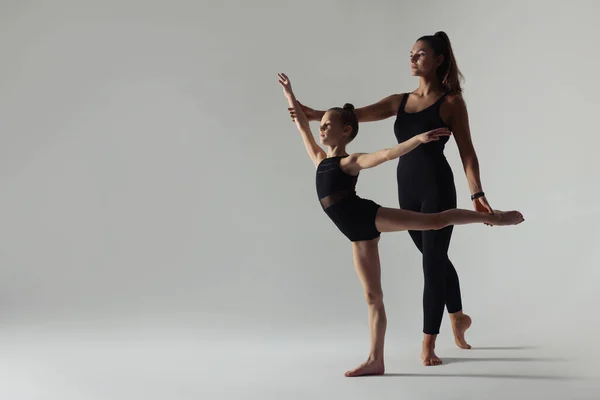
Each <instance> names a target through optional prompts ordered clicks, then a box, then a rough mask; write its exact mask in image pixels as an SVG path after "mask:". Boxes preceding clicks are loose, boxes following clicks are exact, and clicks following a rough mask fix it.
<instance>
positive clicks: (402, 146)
mask: <svg viewBox="0 0 600 400" xmlns="http://www.w3.org/2000/svg"><path fill="white" fill-rule="evenodd" d="M442 136H450V131H449V130H448V129H447V128H438V129H434V130H431V131H428V132H425V133H421V134H420V135H417V136H414V137H412V138H410V139H408V140H406V141H404V142H402V143H399V144H397V145H395V146H394V147H391V148H388V149H383V150H379V151H376V152H374V153H355V154H352V155H351V156H350V157H348V161H347V166H348V169H349V170H350V171H352V172H353V173H358V172H359V171H360V170H362V169H367V168H373V167H376V166H378V165H380V164H383V163H384V162H386V161H390V160H395V159H396V158H399V157H401V156H403V155H404V154H407V153H409V152H411V151H413V150H414V149H416V148H417V147H419V145H421V144H423V143H429V142H433V141H435V140H439V138H440V137H442Z"/></svg>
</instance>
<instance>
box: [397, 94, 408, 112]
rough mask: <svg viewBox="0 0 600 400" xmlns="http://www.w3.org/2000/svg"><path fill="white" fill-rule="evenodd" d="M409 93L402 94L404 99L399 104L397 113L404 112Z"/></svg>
mask: <svg viewBox="0 0 600 400" xmlns="http://www.w3.org/2000/svg"><path fill="white" fill-rule="evenodd" d="M408 95H409V93H404V97H403V98H402V101H401V102H400V107H398V113H401V112H404V107H405V106H406V101H407V100H408Z"/></svg>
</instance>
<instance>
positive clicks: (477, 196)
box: [471, 192, 485, 201]
mask: <svg viewBox="0 0 600 400" xmlns="http://www.w3.org/2000/svg"><path fill="white" fill-rule="evenodd" d="M483 196H485V193H483V192H477V193H475V194H472V195H471V201H473V200H475V199H478V198H480V197H483Z"/></svg>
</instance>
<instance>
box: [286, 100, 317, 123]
mask: <svg viewBox="0 0 600 400" xmlns="http://www.w3.org/2000/svg"><path fill="white" fill-rule="evenodd" d="M297 103H298V105H299V106H300V108H301V109H302V111H303V112H304V115H306V119H308V120H309V121H317V120H318V119H319V117H318V116H317V112H316V111H315V110H313V109H312V108H310V107H307V106H305V105H304V104H302V103H300V102H299V101H297ZM288 111H289V112H290V117H291V118H292V121H295V120H296V112H295V111H294V109H293V108H291V107H290V108H288Z"/></svg>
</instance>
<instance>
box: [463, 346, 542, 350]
mask: <svg viewBox="0 0 600 400" xmlns="http://www.w3.org/2000/svg"><path fill="white" fill-rule="evenodd" d="M534 349H537V347H535V346H504V347H503V346H496V347H473V348H472V349H471V350H534Z"/></svg>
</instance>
